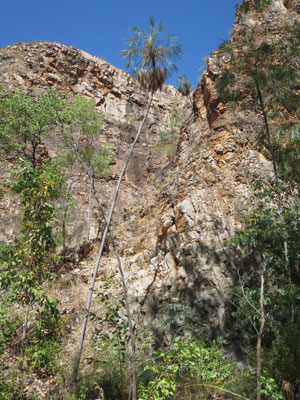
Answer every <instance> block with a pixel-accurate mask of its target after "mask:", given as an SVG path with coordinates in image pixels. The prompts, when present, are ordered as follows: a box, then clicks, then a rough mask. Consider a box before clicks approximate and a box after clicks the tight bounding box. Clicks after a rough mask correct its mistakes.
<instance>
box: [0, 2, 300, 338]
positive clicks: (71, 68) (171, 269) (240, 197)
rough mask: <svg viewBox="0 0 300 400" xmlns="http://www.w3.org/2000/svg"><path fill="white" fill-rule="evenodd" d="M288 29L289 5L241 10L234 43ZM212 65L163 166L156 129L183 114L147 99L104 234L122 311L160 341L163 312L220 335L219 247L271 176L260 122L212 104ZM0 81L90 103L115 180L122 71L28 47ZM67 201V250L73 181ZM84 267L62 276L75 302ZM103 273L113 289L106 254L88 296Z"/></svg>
mask: <svg viewBox="0 0 300 400" xmlns="http://www.w3.org/2000/svg"><path fill="white" fill-rule="evenodd" d="M297 18H299V15H298V6H297V4H296V2H293V1H286V0H285V1H281V0H276V1H275V0H274V1H273V3H272V4H271V5H270V6H269V7H267V9H266V10H265V11H264V12H261V13H256V12H254V11H253V10H252V11H251V10H250V11H249V14H248V15H247V18H246V19H244V20H243V21H241V20H239V19H238V18H237V19H236V22H235V26H234V28H233V40H239V37H240V35H242V33H243V31H244V30H245V29H250V27H251V26H252V25H253V23H255V24H261V26H262V30H264V32H265V33H264V34H265V35H266V38H268V37H269V36H268V35H274V34H275V33H276V32H278V27H279V26H280V25H281V24H283V23H285V22H288V23H294V22H293V21H295V20H296V19H297ZM253 21H254V22H253ZM289 21H290V22H289ZM265 27H267V29H265ZM216 60H217V51H215V52H213V53H212V55H211V57H210V59H209V61H208V68H207V71H206V73H205V74H204V76H203V77H202V79H201V82H200V84H199V86H198V88H197V89H196V91H195V93H194V103H193V116H192V118H190V119H189V120H188V121H187V122H186V123H185V124H184V125H183V127H182V129H181V132H180V135H179V137H178V138H176V139H178V141H177V143H176V146H175V147H176V148H177V149H176V153H174V154H173V155H172V156H171V157H170V156H166V155H164V156H162V155H163V152H159V156H158V157H157V156H156V157H155V155H154V154H153V151H151V149H153V147H151V146H153V144H154V143H158V141H159V139H158V137H157V130H158V129H159V126H160V123H161V121H162V120H163V119H167V118H168V115H169V114H168V113H170V110H171V108H172V105H174V104H177V106H178V107H181V108H185V109H186V112H187V113H189V112H190V109H189V103H188V102H187V101H186V100H185V99H184V98H182V97H181V96H180V95H179V94H178V93H177V92H176V91H175V89H174V88H172V87H169V86H166V87H165V89H164V90H163V91H162V93H157V94H156V96H155V101H154V106H153V108H152V111H151V115H150V117H149V121H148V125H147V127H146V128H145V130H144V133H143V139H142V141H141V142H140V144H139V146H138V147H137V150H136V152H135V156H134V159H133V162H132V163H131V167H130V169H129V171H128V172H127V176H126V179H125V180H126V182H125V183H124V185H123V189H122V193H121V196H120V200H119V209H118V212H117V214H116V217H115V219H114V223H113V231H114V235H115V237H116V238H117V242H118V246H119V252H120V254H121V260H122V263H123V266H124V269H125V275H126V280H127V283H128V286H129V293H130V301H131V305H132V308H133V309H134V310H136V311H137V314H136V315H137V316H140V320H142V321H143V323H144V325H145V326H147V327H148V328H150V329H154V330H155V331H156V332H157V333H162V332H163V328H162V326H161V324H160V323H159V321H158V319H157V314H158V312H159V310H161V309H162V308H163V307H164V306H166V305H168V304H181V305H182V304H183V305H185V306H186V307H190V308H193V310H194V311H195V312H196V313H197V315H198V317H199V318H200V322H201V328H202V329H203V330H206V331H207V332H208V333H209V334H210V335H212V336H216V335H217V334H218V333H220V332H223V333H224V332H225V331H226V322H227V321H228V317H229V316H228V315H227V313H226V308H225V298H226V290H227V288H228V286H230V285H231V284H232V282H233V277H234V275H235V273H236V270H237V268H238V266H239V265H240V263H241V260H240V259H237V258H236V257H237V256H236V254H235V253H233V252H232V250H231V249H230V247H229V246H228V245H227V241H228V239H230V238H232V237H233V235H234V234H235V232H236V229H237V228H238V227H239V226H240V221H241V216H242V214H243V212H244V211H245V207H246V204H251V201H252V196H253V193H252V187H251V182H252V181H253V179H255V178H261V179H264V178H265V177H268V176H271V175H272V167H271V163H270V162H269V161H268V160H267V159H266V158H265V157H264V156H263V155H262V154H261V153H259V152H258V150H257V149H256V147H255V142H256V139H257V137H258V134H259V131H260V128H261V121H260V119H259V118H258V117H257V116H256V117H255V118H253V114H251V113H250V112H241V111H238V110H236V111H235V112H232V111H231V110H229V109H228V108H227V107H226V106H224V105H223V104H221V103H219V101H218V96H217V92H216V88H215V78H216V76H217V75H218V73H219V72H220V69H222V68H226V60H223V62H222V63H221V64H220V63H219V62H218V63H217V62H216ZM0 76H1V78H0V79H1V83H2V84H4V85H5V86H6V87H7V88H8V89H9V90H16V89H17V88H18V87H22V88H23V90H26V91H29V92H30V91H32V92H34V93H36V92H38V91H43V90H47V89H48V88H49V87H52V86H55V87H57V88H58V89H59V90H62V91H66V92H68V93H70V94H75V93H82V94H84V95H86V96H88V97H92V98H95V101H96V104H97V107H98V108H99V110H100V111H101V112H102V113H104V115H105V118H106V124H105V127H104V133H103V138H106V139H105V140H108V138H109V141H110V142H111V141H112V142H113V143H114V144H115V146H116V148H117V150H116V153H117V162H116V165H115V166H114V167H113V178H114V177H117V175H118V172H119V170H120V166H121V162H122V160H123V158H124V154H125V150H126V149H127V148H128V146H129V143H130V142H131V140H132V137H133V134H134V132H135V130H136V128H137V125H138V124H139V121H140V119H141V116H142V114H143V111H144V107H145V103H146V97H147V96H146V94H145V93H144V92H143V91H142V90H141V89H140V88H138V86H136V84H135V83H134V82H133V81H132V80H131V79H130V78H129V76H128V75H127V74H126V73H125V72H123V71H121V70H119V69H117V68H114V67H113V66H111V65H110V64H108V63H107V62H105V61H103V60H100V59H98V58H96V57H93V56H90V55H88V54H86V53H84V52H82V51H80V50H76V49H74V48H72V47H71V48H67V47H65V46H63V45H60V44H56V43H55V44H49V43H42V42H34V43H31V44H22V43H19V44H16V45H13V46H10V47H8V48H6V49H2V50H0ZM48 147H49V151H50V152H51V151H52V152H53V154H54V153H55V152H57V151H58V150H57V148H56V143H55V137H53V138H52V139H49V143H48ZM162 148H163V146H162ZM84 179H85V178H84ZM114 186H115V182H114V180H113V179H111V180H110V181H101V180H98V181H97V190H98V192H99V193H100V192H101V196H102V198H103V203H104V204H105V205H107V204H108V203H109V201H110V199H111V198H112V192H113V190H114ZM74 194H75V196H76V202H77V203H78V204H79V205H80V208H79V211H75V214H76V220H77V221H76V222H73V223H72V224H71V225H70V226H69V236H70V242H73V243H75V242H78V241H80V240H82V239H83V237H84V221H85V218H84V216H83V215H79V214H78V213H79V212H81V211H82V210H84V207H86V206H87V200H88V199H87V195H86V190H85V189H84V185H83V182H82V181H81V178H80V176H79V177H78V178H77V181H76V185H75V190H74ZM14 204H15V203H14V200H13V199H11V198H10V197H9V196H6V197H5V198H4V199H3V200H2V206H1V207H2V209H1V212H2V215H4V213H6V214H7V216H6V220H5V224H6V227H5V228H4V227H3V226H2V227H1V231H2V238H3V237H4V236H3V235H4V234H6V235H7V236H8V237H11V235H12V234H13V232H10V230H11V229H12V228H10V227H11V226H12V221H13V220H14V219H16V218H17V216H16V215H15V213H16V212H15V211H14V210H13V208H14ZM8 210H9V212H7V211H8ZM80 224H81V225H80ZM7 226H9V228H7ZM80 226H81V228H80ZM80 229H81V230H80ZM94 230H95V232H96V223H95V224H94ZM96 248H97V245H95V249H96ZM94 260H95V251H94V252H92V254H90V255H89V258H88V259H86V260H84V261H82V262H81V263H80V262H78V268H76V269H75V270H73V271H67V272H65V273H64V274H67V275H65V276H68V280H69V281H70V282H72V280H74V281H76V279H80V280H81V284H82V282H83V283H84V285H83V286H84V288H82V289H81V295H82V296H83V294H84V292H85V291H86V292H87V290H88V283H87V282H88V281H89V278H90V276H91V274H92V269H93V266H94V265H93V261H94ZM103 274H105V275H106V276H109V277H115V279H117V280H120V276H119V273H118V270H117V263H116V261H114V259H113V254H112V252H111V253H108V254H107V256H106V257H105V258H104V260H103V263H102V265H101V267H100V271H99V277H98V283H97V284H98V286H99V287H101V279H100V278H101V276H102V275H103ZM72 301H75V300H74V298H73V297H72V294H70V295H69V297H68V299H67V300H65V301H63V303H64V304H63V306H64V307H66V310H69V309H71V308H72V306H71V303H72ZM83 301H84V300H83ZM180 330H181V331H182V329H181V327H178V331H180ZM174 334H175V333H174ZM168 339H170V338H166V340H168Z"/></svg>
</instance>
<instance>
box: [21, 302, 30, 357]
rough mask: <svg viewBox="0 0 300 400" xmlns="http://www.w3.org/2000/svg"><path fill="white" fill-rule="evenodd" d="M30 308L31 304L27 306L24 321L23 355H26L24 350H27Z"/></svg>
mask: <svg viewBox="0 0 300 400" xmlns="http://www.w3.org/2000/svg"><path fill="white" fill-rule="evenodd" d="M29 309H30V306H29V305H27V306H26V311H25V316H24V322H23V332H22V342H21V357H23V356H24V350H25V340H26V336H27V327H28V317H29Z"/></svg>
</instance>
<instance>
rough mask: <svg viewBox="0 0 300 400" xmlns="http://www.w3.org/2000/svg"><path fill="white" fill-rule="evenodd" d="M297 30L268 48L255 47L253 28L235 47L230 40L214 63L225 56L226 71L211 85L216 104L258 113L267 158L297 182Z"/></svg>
mask: <svg viewBox="0 0 300 400" xmlns="http://www.w3.org/2000/svg"><path fill="white" fill-rule="evenodd" d="M248 3H249V2H244V3H242V5H247V4H248ZM299 31H300V28H299V26H298V25H297V24H296V26H294V27H293V30H292V29H290V28H288V29H283V30H282V34H281V35H278V37H277V38H276V41H274V42H273V44H272V45H270V44H269V43H266V42H262V43H260V44H259V45H257V44H256V43H257V35H258V32H256V30H255V29H253V30H251V31H248V32H246V33H245V35H244V38H243V40H242V43H239V44H238V46H237V45H236V44H235V42H231V43H230V46H227V45H226V46H224V47H223V48H221V49H220V51H219V61H220V62H222V61H223V58H224V56H226V55H227V56H228V57H227V62H226V70H225V71H224V73H222V74H221V75H220V76H218V78H217V81H216V87H217V90H218V93H219V101H220V102H223V103H228V102H231V103H232V105H233V106H237V105H238V106H240V107H241V108H242V109H245V108H248V109H252V110H254V111H255V112H259V114H261V113H262V114H263V117H264V118H263V123H264V128H265V135H262V136H261V137H260V145H263V146H264V149H265V150H266V151H267V153H268V154H270V155H271V158H272V161H273V162H274V163H276V166H278V169H279V172H280V173H281V174H282V177H284V178H285V179H288V180H290V181H296V182H298V183H299V182H300V175H299V168H298V166H299V148H300V147H299V146H300V144H299V143H300V142H299V135H298V130H299V115H300V96H299V93H298V92H297V84H296V82H297V77H298V64H297V57H299V39H297V36H296V35H297V33H299ZM241 48H242V52H241ZM257 106H258V108H257ZM275 129H276V130H277V134H276V131H275Z"/></svg>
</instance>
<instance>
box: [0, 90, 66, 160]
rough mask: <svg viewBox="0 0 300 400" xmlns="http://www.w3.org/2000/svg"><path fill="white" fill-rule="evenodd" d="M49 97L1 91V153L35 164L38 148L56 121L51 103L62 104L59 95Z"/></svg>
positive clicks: (59, 105) (57, 105) (58, 105)
mask: <svg viewBox="0 0 300 400" xmlns="http://www.w3.org/2000/svg"><path fill="white" fill-rule="evenodd" d="M52 97H53V99H52V98H51V97H50V96H48V95H44V96H41V97H39V98H37V99H32V98H30V97H29V96H26V95H25V94H22V93H20V94H17V95H15V94H13V93H8V94H4V93H3V92H0V155H2V156H4V157H6V156H7V155H9V154H12V155H13V156H15V157H23V158H24V159H25V160H28V161H30V162H31V164H32V166H33V167H34V168H35V167H36V165H37V151H38V147H39V146H40V145H41V144H42V141H43V138H44V137H45V136H46V135H47V134H48V133H49V132H50V131H51V130H52V129H53V128H54V126H55V125H56V123H57V118H56V114H55V111H54V108H53V102H55V106H56V107H61V102H62V98H61V97H60V96H58V95H56V96H55V97H54V96H52Z"/></svg>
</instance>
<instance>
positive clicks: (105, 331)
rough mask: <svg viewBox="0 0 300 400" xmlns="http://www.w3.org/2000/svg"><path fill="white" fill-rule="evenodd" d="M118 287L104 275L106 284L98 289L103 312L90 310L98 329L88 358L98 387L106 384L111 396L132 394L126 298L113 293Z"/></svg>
mask: <svg viewBox="0 0 300 400" xmlns="http://www.w3.org/2000/svg"><path fill="white" fill-rule="evenodd" d="M118 290H120V286H119V285H117V284H115V285H112V284H111V282H109V280H107V279H103V287H102V289H101V291H99V292H98V293H97V300H98V302H99V303H100V305H101V313H100V315H99V312H97V313H93V312H91V313H90V318H91V320H92V321H94V323H95V329H94V334H93V339H92V340H93V346H92V347H93V355H92V356H91V357H89V358H88V359H87V364H88V365H90V366H91V368H92V370H91V371H92V372H91V373H90V375H91V376H90V377H89V380H90V381H91V382H93V383H94V387H97V386H100V387H101V388H103V390H104V394H105V398H107V399H108V400H109V399H115V398H118V399H123V398H124V399H126V398H127V397H128V393H127V390H128V383H127V382H128V375H127V370H128V365H129V357H128V356H129V354H128V345H129V333H128V322H127V318H126V314H125V311H124V300H123V298H122V297H121V296H120V295H114V294H112V293H115V292H117V291H118ZM95 371H97V374H95ZM87 377H88V375H87ZM87 377H86V378H87Z"/></svg>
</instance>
